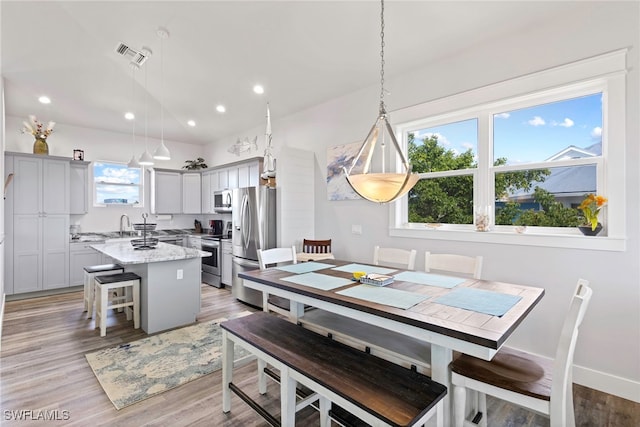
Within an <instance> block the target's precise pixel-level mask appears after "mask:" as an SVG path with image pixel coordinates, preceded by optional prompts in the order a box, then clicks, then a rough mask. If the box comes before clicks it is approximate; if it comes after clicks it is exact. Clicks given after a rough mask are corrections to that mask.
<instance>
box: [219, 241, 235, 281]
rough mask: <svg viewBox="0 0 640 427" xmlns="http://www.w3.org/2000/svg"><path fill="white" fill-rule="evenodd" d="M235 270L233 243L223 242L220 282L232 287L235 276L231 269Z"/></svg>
mask: <svg viewBox="0 0 640 427" xmlns="http://www.w3.org/2000/svg"><path fill="white" fill-rule="evenodd" d="M232 268H233V256H232V248H231V242H222V277H221V278H220V281H221V282H222V283H224V284H225V285H229V286H231V285H232V284H233V283H232V282H233V275H232V274H231V269H232Z"/></svg>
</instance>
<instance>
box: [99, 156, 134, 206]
mask: <svg viewBox="0 0 640 427" xmlns="http://www.w3.org/2000/svg"><path fill="white" fill-rule="evenodd" d="M141 173H142V170H141V169H139V168H132V169H129V168H128V167H127V165H124V164H119V163H105V162H95V163H94V165H93V180H94V183H95V203H96V204H101V205H102V204H107V205H108V204H140V203H141V200H140V199H141V193H142V191H141V190H142V186H141Z"/></svg>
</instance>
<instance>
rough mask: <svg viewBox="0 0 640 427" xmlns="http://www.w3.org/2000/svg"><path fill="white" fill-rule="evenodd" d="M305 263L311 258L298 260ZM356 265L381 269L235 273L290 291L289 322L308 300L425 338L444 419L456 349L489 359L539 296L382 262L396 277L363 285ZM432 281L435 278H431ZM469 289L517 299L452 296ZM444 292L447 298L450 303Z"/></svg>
mask: <svg viewBox="0 0 640 427" xmlns="http://www.w3.org/2000/svg"><path fill="white" fill-rule="evenodd" d="M305 264H309V265H308V266H307V267H303V266H304V265H305ZM360 268H361V269H362V270H363V271H365V272H375V271H378V270H379V269H380V267H379V266H372V265H367V264H362V263H354V262H351V261H343V260H321V261H317V262H311V263H302V264H295V265H291V266H278V267H272V268H268V269H266V270H262V271H261V270H253V271H247V272H243V273H240V274H239V277H240V278H242V279H244V284H245V286H247V287H250V288H253V289H256V290H258V291H262V292H267V293H268V294H270V295H275V296H279V297H283V298H287V299H289V300H290V301H291V303H290V320H291V321H293V322H298V319H300V318H301V317H302V316H304V312H305V306H311V307H317V308H320V309H322V310H326V311H329V312H333V313H336V314H339V315H342V316H346V317H349V318H352V319H355V320H358V321H360V322H364V323H368V324H371V325H374V326H378V327H382V328H385V329H389V330H391V331H395V332H397V333H401V334H404V335H407V336H409V337H413V338H415V339H419V340H421V341H424V342H425V351H429V349H430V351H431V375H432V379H433V380H435V381H437V382H439V383H441V384H443V385H445V386H446V387H447V389H448V390H449V393H448V395H447V397H446V398H445V405H444V406H445V410H444V413H445V415H444V421H445V422H444V425H450V420H452V419H453V418H452V405H451V403H450V399H451V395H452V393H451V391H452V390H451V373H450V370H449V364H450V363H451V361H452V357H453V352H454V351H457V352H461V353H465V354H469V355H472V356H475V357H478V358H481V359H484V360H491V359H492V358H493V356H494V355H495V354H496V353H497V351H498V349H500V347H501V346H502V345H503V344H504V343H505V341H506V340H507V338H509V336H510V335H511V334H512V333H513V332H514V331H515V330H516V328H517V327H518V325H519V324H520V323H521V322H522V321H523V320H524V319H525V318H526V317H527V315H528V314H529V313H530V312H531V310H532V309H533V308H534V307H535V306H536V304H537V303H538V302H539V301H540V300H541V299H542V297H543V296H544V289H543V288H539V287H531V286H523V285H518V284H513V283H505V282H497V281H490V280H478V279H473V278H458V277H454V276H447V275H440V274H438V275H430V274H427V273H420V272H409V271H406V270H402V269H389V270H387V271H384V270H382V271H381V272H382V273H383V274H386V275H388V276H393V277H394V280H393V282H392V283H390V284H388V285H386V286H384V287H377V286H371V285H362V284H360V283H358V282H356V281H353V280H352V276H353V274H352V270H354V269H360ZM365 268H367V270H365ZM395 276H397V277H395ZM303 279H304V280H303ZM429 281H432V282H433V283H436V285H430V284H428V283H427V282H429ZM296 282H298V283H296ZM304 283H306V284H304ZM328 283H332V285H327V284H328ZM452 285H453V286H452ZM334 286H336V287H334ZM329 288H330V289H329ZM376 289H379V290H376ZM362 291H365V292H362ZM378 292H380V293H381V294H382V293H384V297H383V298H381V299H380V298H377V299H376V298H375V297H376V294H377V293H378ZM368 294H371V295H373V297H374V298H373V299H364V298H369V297H368V296H367V295H368ZM396 294H398V295H399V296H400V297H401V299H400V300H399V301H402V302H401V303H398V304H395V303H394V302H393V301H394V298H395V296H396ZM468 294H471V295H470V296H471V299H472V300H471V301H470V303H471V305H472V306H473V304H474V301H473V300H474V299H477V300H478V301H481V300H484V299H485V298H488V300H487V301H485V302H486V303H488V306H489V307H490V306H491V305H492V299H495V302H496V303H498V302H501V303H504V302H505V301H503V300H509V302H513V301H515V302H513V305H512V306H511V307H508V309H506V312H504V313H503V314H502V313H501V315H496V314H487V312H481V311H480V310H485V309H486V305H487V304H485V305H484V306H482V307H480V308H478V309H477V310H479V311H474V309H470V308H461V306H460V305H459V304H458V303H459V302H460V301H462V302H463V303H464V298H463V299H462V300H459V299H457V298H456V297H457V296H460V295H462V296H465V295H466V297H467V302H469V301H468V297H469V295H468ZM446 299H449V301H448V302H447V303H445V301H446ZM375 301H377V302H375ZM407 301H408V302H407ZM414 301H417V302H415V303H413V302H414ZM452 301H453V302H452ZM412 303H413V304H412ZM394 304H395V306H394ZM449 304H451V305H449ZM481 305H482V304H481ZM498 305H500V304H498ZM401 306H402V307H401ZM462 306H464V304H462ZM490 308H491V307H490ZM503 309H504V308H503ZM489 311H491V310H489ZM426 343H429V344H430V345H427V344H426Z"/></svg>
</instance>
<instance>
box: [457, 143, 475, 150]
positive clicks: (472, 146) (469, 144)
mask: <svg viewBox="0 0 640 427" xmlns="http://www.w3.org/2000/svg"><path fill="white" fill-rule="evenodd" d="M460 145H462V147H463V148H465V149H466V150H473V149H474V147H475V145H474V144H472V143H471V142H463V143H462V144H460Z"/></svg>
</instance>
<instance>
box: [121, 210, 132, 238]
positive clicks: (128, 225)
mask: <svg viewBox="0 0 640 427" xmlns="http://www.w3.org/2000/svg"><path fill="white" fill-rule="evenodd" d="M122 218H126V219H127V225H126V227H129V228H131V221H129V216H128V215H127V214H122V215H120V237H122V236H124V227H123V226H122Z"/></svg>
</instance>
